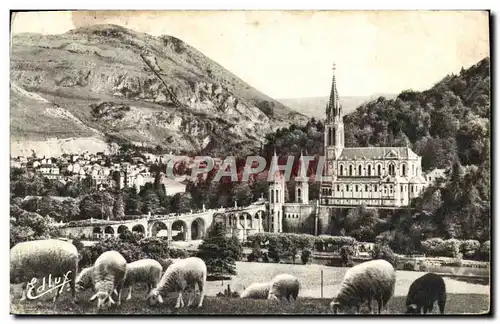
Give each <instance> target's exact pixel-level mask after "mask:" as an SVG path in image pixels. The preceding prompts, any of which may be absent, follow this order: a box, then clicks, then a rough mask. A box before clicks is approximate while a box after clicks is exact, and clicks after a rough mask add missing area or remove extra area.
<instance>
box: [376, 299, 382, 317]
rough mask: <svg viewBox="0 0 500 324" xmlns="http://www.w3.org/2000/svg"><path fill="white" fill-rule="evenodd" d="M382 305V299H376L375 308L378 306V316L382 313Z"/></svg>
mask: <svg viewBox="0 0 500 324" xmlns="http://www.w3.org/2000/svg"><path fill="white" fill-rule="evenodd" d="M382 304H383V301H382V298H378V299H377V306H378V313H379V314H380V313H381V312H382Z"/></svg>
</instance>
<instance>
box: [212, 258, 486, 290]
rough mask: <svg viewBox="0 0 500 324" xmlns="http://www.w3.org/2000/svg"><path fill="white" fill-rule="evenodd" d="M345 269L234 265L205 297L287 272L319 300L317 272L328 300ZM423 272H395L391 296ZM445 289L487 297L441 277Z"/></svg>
mask: <svg viewBox="0 0 500 324" xmlns="http://www.w3.org/2000/svg"><path fill="white" fill-rule="evenodd" d="M347 270H348V268H337V267H328V266H324V265H319V264H308V265H301V264H296V265H291V264H276V263H257V262H236V272H237V275H236V276H234V277H233V278H232V279H231V280H224V281H223V282H222V281H214V282H208V283H207V295H209V296H215V295H216V294H217V293H218V292H222V291H224V289H225V288H226V287H227V285H228V284H230V285H231V290H233V291H238V292H241V291H243V289H244V287H248V285H250V284H251V283H254V282H264V281H270V280H271V279H272V278H273V277H274V276H276V275H278V274H280V273H289V274H291V275H294V276H296V277H297V279H298V280H299V282H300V284H301V291H300V296H303V297H311V298H320V297H321V271H323V297H325V298H332V297H333V295H334V294H335V293H336V292H337V290H338V289H339V287H340V283H341V282H342V279H343V278H344V275H345V272H346V271H347ZM424 274H425V272H418V271H399V270H398V271H396V279H397V284H396V291H395V293H394V294H395V296H406V294H407V293H408V289H409V288H410V285H411V283H412V282H413V281H414V280H415V279H417V278H419V277H421V276H422V275H424ZM444 280H445V284H446V289H447V292H448V293H451V294H465V293H470V294H483V295H489V294H490V286H489V285H479V284H472V283H468V282H462V281H457V280H453V279H450V278H444Z"/></svg>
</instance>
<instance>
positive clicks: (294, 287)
mask: <svg viewBox="0 0 500 324" xmlns="http://www.w3.org/2000/svg"><path fill="white" fill-rule="evenodd" d="M299 289H300V283H299V280H298V279H297V278H295V276H292V275H290V274H286V273H284V274H279V275H277V276H276V277H274V278H273V280H271V283H270V289H269V295H268V297H267V299H274V300H281V299H283V298H286V299H287V300H288V301H290V297H293V300H296V299H297V296H298V295H299Z"/></svg>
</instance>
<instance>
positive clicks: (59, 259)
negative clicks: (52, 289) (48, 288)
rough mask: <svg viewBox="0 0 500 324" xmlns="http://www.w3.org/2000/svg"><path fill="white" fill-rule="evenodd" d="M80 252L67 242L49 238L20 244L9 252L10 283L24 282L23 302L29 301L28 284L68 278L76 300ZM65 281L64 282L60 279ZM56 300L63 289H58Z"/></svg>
mask: <svg viewBox="0 0 500 324" xmlns="http://www.w3.org/2000/svg"><path fill="white" fill-rule="evenodd" d="M78 260H79V256H78V251H77V249H76V247H75V246H74V245H73V244H71V243H69V242H65V241H61V240H55V239H48V240H35V241H28V242H22V243H18V244H16V245H15V246H13V247H12V248H11V249H10V283H13V284H15V283H23V284H24V286H23V292H22V297H21V301H24V300H26V296H27V288H28V283H29V282H31V281H32V279H33V278H37V280H43V279H42V278H45V279H46V280H48V276H49V275H50V276H51V278H53V279H52V280H56V278H67V279H68V280H69V285H70V287H71V293H72V296H73V301H74V300H75V298H76V287H75V282H76V280H75V279H76V275H77V272H78ZM59 280H64V279H59ZM56 291H57V293H56V296H55V297H54V299H53V300H54V301H55V300H57V298H58V297H59V292H60V291H61V289H57V290H56Z"/></svg>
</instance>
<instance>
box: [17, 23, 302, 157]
mask: <svg viewBox="0 0 500 324" xmlns="http://www.w3.org/2000/svg"><path fill="white" fill-rule="evenodd" d="M141 55H144V58H142V57H141ZM148 65H149V66H148ZM151 68H153V69H154V71H155V72H157V73H158V75H159V76H160V77H161V80H160V79H159V78H158V77H157V76H155V74H154V73H153V72H152V70H151ZM10 70H11V72H10V79H11V89H10V95H11V98H10V105H11V154H12V155H27V154H31V150H35V151H36V152H37V153H40V154H49V155H58V154H61V153H64V152H67V153H68V152H73V151H82V150H88V151H102V150H103V149H110V146H109V145H108V144H109V143H110V142H117V143H130V144H133V145H136V146H147V147H152V148H154V147H157V146H161V147H162V148H164V149H166V150H173V151H177V152H180V151H190V152H204V153H207V154H231V153H234V152H238V153H243V152H245V150H247V151H250V150H252V149H254V148H258V147H259V146H260V141H261V139H262V136H263V135H264V134H266V133H269V132H272V131H273V130H275V129H277V128H279V127H284V126H287V125H289V124H290V123H292V122H293V123H303V122H305V121H306V120H307V118H306V117H305V116H303V115H302V114H299V113H296V112H295V111H293V110H291V109H290V108H288V107H286V106H285V105H283V104H282V103H280V102H278V101H276V100H274V99H272V98H270V97H268V96H267V95H265V94H263V93H261V92H259V91H258V90H256V89H254V88H252V87H251V86H250V85H248V84H247V83H245V82H244V81H243V80H241V79H240V78H238V77H237V76H235V75H234V74H232V73H231V72H229V71H227V70H226V69H224V68H223V67H222V66H221V65H219V64H218V63H216V62H214V61H213V60H211V59H209V58H208V57H206V56H205V55H203V54H202V53H201V52H200V51H198V50H196V49H195V48H193V47H191V46H190V45H188V44H186V43H185V42H183V41H182V40H179V39H177V38H175V37H172V36H166V35H163V36H159V37H153V36H151V35H148V34H144V33H138V32H135V31H132V30H129V29H126V28H123V27H120V26H115V25H94V26H91V27H83V28H78V29H74V30H71V31H69V32H67V33H64V34H59V35H39V34H31V33H29V34H18V35H14V36H13V37H12V39H11V63H10Z"/></svg>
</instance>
